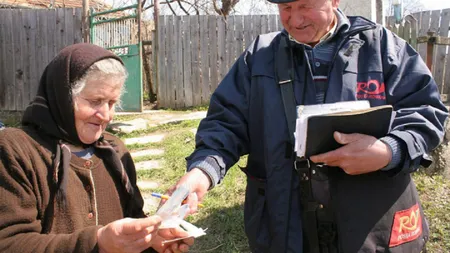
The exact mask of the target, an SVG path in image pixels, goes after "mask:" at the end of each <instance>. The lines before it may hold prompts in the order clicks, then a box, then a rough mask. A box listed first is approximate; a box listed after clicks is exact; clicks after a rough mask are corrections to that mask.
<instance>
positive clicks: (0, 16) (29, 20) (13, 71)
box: [0, 8, 82, 111]
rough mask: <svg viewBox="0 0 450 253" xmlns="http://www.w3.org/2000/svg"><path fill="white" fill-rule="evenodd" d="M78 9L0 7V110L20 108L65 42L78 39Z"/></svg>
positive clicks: (35, 88) (79, 17)
mask: <svg viewBox="0 0 450 253" xmlns="http://www.w3.org/2000/svg"><path fill="white" fill-rule="evenodd" d="M81 14H82V12H81V9H80V8H77V9H0V110H5V111H23V110H24V109H25V108H26V107H27V105H28V104H29V102H30V101H31V100H32V99H33V98H34V96H35V95H36V91H37V87H38V82H39V79H40V75H41V74H42V72H43V71H44V68H45V66H46V65H47V64H48V63H49V62H50V61H51V60H52V59H53V57H54V56H55V55H56V54H57V53H58V52H59V50H61V49H62V48H63V47H65V46H67V45H71V44H73V43H79V42H81V41H82V33H81V32H82V31H81V27H82V26H81V16H82V15H81Z"/></svg>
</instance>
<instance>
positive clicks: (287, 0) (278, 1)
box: [267, 0, 295, 4]
mask: <svg viewBox="0 0 450 253" xmlns="http://www.w3.org/2000/svg"><path fill="white" fill-rule="evenodd" d="M267 1H269V2H271V3H274V4H283V3H290V2H295V0H267Z"/></svg>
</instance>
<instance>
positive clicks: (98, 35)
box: [90, 4, 143, 112]
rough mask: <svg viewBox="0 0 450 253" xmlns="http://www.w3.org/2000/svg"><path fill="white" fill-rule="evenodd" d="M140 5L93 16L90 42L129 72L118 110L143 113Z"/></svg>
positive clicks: (91, 17)
mask: <svg viewBox="0 0 450 253" xmlns="http://www.w3.org/2000/svg"><path fill="white" fill-rule="evenodd" d="M138 6H139V5H138V4H134V5H130V6H126V7H122V8H117V9H113V10H109V11H102V12H97V13H93V12H91V15H90V42H91V43H92V44H95V45H98V46H101V47H103V48H106V49H108V50H111V51H112V52H114V53H115V54H116V55H118V56H119V57H120V58H121V59H122V60H123V62H124V64H125V67H126V69H127V71H128V79H127V81H126V83H125V93H124V94H123V96H122V103H121V106H120V108H118V110H119V111H127V112H141V111H142V107H143V95H142V41H141V39H140V37H141V36H140V34H139V33H140V31H139V29H140V27H139V23H140V22H139V21H138V20H139V18H140V15H139V13H138V12H139V11H140V10H139V8H138Z"/></svg>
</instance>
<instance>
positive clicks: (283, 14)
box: [278, 0, 340, 44]
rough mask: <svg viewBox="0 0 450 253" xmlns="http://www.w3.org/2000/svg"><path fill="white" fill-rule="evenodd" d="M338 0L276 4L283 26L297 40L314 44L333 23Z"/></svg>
mask: <svg viewBox="0 0 450 253" xmlns="http://www.w3.org/2000/svg"><path fill="white" fill-rule="evenodd" d="M339 1H340V0H297V1H294V2H290V3H284V4H278V10H279V12H280V19H281V22H282V24H283V27H284V28H285V29H286V30H287V31H288V33H289V34H290V35H291V36H292V37H294V39H296V40H297V41H298V42H301V43H305V44H315V43H317V42H318V41H319V40H320V38H322V36H324V35H325V34H326V33H327V32H328V31H329V30H330V29H331V28H332V25H333V21H334V18H335V13H334V12H335V10H336V9H337V8H338V5H339Z"/></svg>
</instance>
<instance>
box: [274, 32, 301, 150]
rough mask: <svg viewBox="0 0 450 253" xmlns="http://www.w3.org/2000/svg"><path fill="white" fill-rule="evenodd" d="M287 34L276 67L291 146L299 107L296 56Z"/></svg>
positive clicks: (276, 60)
mask: <svg viewBox="0 0 450 253" xmlns="http://www.w3.org/2000/svg"><path fill="white" fill-rule="evenodd" d="M287 40H288V38H287V37H286V36H283V37H281V39H280V44H279V46H278V52H277V54H276V57H275V68H276V73H277V79H278V84H279V85H280V89H281V97H282V99H283V105H284V113H285V114H286V120H287V126H288V130H289V141H290V142H291V143H290V144H291V147H293V145H294V141H295V139H294V132H295V121H296V120H297V109H296V102H295V97H294V88H293V85H292V84H293V82H294V76H295V75H294V59H293V58H294V57H293V55H292V50H291V48H290V47H289V43H288V42H287Z"/></svg>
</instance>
